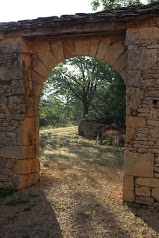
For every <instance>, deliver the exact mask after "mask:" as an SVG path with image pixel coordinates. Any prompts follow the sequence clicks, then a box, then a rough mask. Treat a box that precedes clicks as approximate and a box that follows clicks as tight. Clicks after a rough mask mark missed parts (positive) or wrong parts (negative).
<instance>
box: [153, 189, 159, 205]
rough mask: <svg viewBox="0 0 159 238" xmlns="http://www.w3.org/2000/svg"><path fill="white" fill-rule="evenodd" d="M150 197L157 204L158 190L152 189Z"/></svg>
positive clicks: (158, 199)
mask: <svg viewBox="0 0 159 238" xmlns="http://www.w3.org/2000/svg"><path fill="white" fill-rule="evenodd" d="M151 196H152V197H153V198H154V199H155V200H157V201H158V202H159V188H153V189H152V193H151Z"/></svg>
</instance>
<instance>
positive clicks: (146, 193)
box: [135, 187, 150, 197]
mask: <svg viewBox="0 0 159 238" xmlns="http://www.w3.org/2000/svg"><path fill="white" fill-rule="evenodd" d="M135 193H136V195H137V196H141V197H150V189H149V188H147V187H139V188H135Z"/></svg>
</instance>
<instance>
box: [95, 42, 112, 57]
mask: <svg viewBox="0 0 159 238" xmlns="http://www.w3.org/2000/svg"><path fill="white" fill-rule="evenodd" d="M110 44H111V39H110V38H108V39H105V40H100V42H99V44H98V48H97V53H96V55H95V57H97V58H98V59H101V60H104V59H105V57H106V55H107V53H108V48H109V46H110Z"/></svg>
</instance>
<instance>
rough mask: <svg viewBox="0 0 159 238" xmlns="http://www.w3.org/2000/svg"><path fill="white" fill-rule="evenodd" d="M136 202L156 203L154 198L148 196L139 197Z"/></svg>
mask: <svg viewBox="0 0 159 238" xmlns="http://www.w3.org/2000/svg"><path fill="white" fill-rule="evenodd" d="M136 203H141V204H146V205H150V206H151V205H152V204H153V203H154V199H153V198H146V197H138V198H137V200H136Z"/></svg>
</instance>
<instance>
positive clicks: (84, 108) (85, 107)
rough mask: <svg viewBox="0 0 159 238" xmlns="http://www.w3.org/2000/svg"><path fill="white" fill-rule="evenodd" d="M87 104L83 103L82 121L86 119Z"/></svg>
mask: <svg viewBox="0 0 159 238" xmlns="http://www.w3.org/2000/svg"><path fill="white" fill-rule="evenodd" d="M88 110H89V104H88V102H83V119H84V118H87V117H88Z"/></svg>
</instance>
